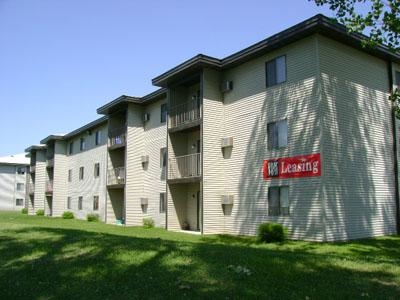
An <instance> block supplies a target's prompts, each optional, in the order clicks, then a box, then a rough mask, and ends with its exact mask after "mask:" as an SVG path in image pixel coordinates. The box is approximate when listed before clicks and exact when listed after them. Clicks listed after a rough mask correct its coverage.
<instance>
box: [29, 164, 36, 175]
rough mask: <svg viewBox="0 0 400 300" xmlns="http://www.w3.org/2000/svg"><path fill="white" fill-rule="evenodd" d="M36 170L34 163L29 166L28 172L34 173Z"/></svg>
mask: <svg viewBox="0 0 400 300" xmlns="http://www.w3.org/2000/svg"><path fill="white" fill-rule="evenodd" d="M35 172H36V165H32V166H30V167H29V173H35Z"/></svg>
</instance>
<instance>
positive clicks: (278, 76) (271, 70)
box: [265, 55, 286, 87]
mask: <svg viewBox="0 0 400 300" xmlns="http://www.w3.org/2000/svg"><path fill="white" fill-rule="evenodd" d="M265 73H266V84H267V87H269V86H273V85H276V84H279V83H282V82H285V81H286V56H285V55H283V56H279V57H277V58H275V59H273V60H270V61H267V62H266V63H265Z"/></svg>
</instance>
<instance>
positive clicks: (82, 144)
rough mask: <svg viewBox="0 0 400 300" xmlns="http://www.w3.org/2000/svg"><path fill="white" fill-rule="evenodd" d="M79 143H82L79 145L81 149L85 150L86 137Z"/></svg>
mask: <svg viewBox="0 0 400 300" xmlns="http://www.w3.org/2000/svg"><path fill="white" fill-rule="evenodd" d="M79 145H80V146H79V149H80V150H81V151H83V150H85V147H86V142H85V138H81V140H80V144H79Z"/></svg>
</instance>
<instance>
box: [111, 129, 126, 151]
mask: <svg viewBox="0 0 400 300" xmlns="http://www.w3.org/2000/svg"><path fill="white" fill-rule="evenodd" d="M125 144H126V128H125V127H121V128H117V129H113V130H110V132H109V135H108V147H118V146H125Z"/></svg>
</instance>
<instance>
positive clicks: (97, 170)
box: [94, 163, 100, 178]
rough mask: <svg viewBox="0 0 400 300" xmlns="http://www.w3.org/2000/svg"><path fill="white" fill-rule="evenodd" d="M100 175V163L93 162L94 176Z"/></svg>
mask: <svg viewBox="0 0 400 300" xmlns="http://www.w3.org/2000/svg"><path fill="white" fill-rule="evenodd" d="M99 176H100V163H95V164H94V178H97V177H99Z"/></svg>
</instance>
